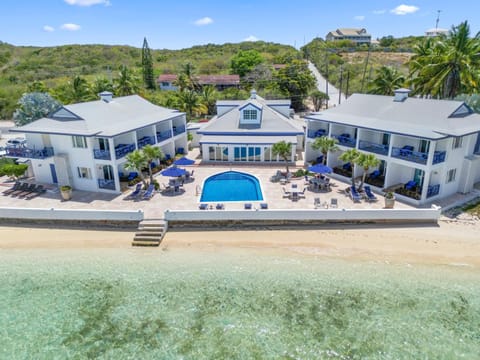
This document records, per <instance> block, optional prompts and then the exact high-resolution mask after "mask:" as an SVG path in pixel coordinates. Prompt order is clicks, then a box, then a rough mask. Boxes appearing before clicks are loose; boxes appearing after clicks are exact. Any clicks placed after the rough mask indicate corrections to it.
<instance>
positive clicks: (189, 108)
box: [177, 90, 207, 119]
mask: <svg viewBox="0 0 480 360" xmlns="http://www.w3.org/2000/svg"><path fill="white" fill-rule="evenodd" d="M177 101H178V104H177V106H178V108H179V109H180V110H182V111H184V112H186V113H187V117H188V119H191V118H192V117H193V116H194V115H198V114H205V113H206V112H207V108H206V106H205V105H204V104H202V102H201V99H200V97H199V96H198V94H197V93H196V92H195V91H194V90H183V91H179V92H178V94H177Z"/></svg>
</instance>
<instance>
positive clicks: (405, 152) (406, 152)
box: [400, 145, 414, 156]
mask: <svg viewBox="0 0 480 360" xmlns="http://www.w3.org/2000/svg"><path fill="white" fill-rule="evenodd" d="M413 150H414V147H413V146H412V145H405V146H404V147H402V148H401V149H400V155H401V156H410V155H412V153H413Z"/></svg>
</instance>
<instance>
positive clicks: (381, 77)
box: [368, 66, 405, 95]
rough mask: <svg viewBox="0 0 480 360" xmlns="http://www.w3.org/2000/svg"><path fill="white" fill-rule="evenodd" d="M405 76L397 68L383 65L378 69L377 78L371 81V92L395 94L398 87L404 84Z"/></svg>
mask: <svg viewBox="0 0 480 360" xmlns="http://www.w3.org/2000/svg"><path fill="white" fill-rule="evenodd" d="M404 83H405V76H404V75H403V74H402V73H401V72H400V71H398V70H397V69H396V68H394V67H391V66H382V67H380V68H379V69H377V73H376V76H375V79H373V81H372V82H371V83H370V89H369V91H368V92H369V93H370V94H377V95H393V94H394V91H395V90H396V89H399V88H401V87H403V86H404Z"/></svg>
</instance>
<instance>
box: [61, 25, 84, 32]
mask: <svg viewBox="0 0 480 360" xmlns="http://www.w3.org/2000/svg"><path fill="white" fill-rule="evenodd" d="M80 28H81V26H80V25H77V24H63V25H62V26H60V29H62V30H67V31H77V30H80Z"/></svg>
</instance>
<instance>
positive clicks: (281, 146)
mask: <svg viewBox="0 0 480 360" xmlns="http://www.w3.org/2000/svg"><path fill="white" fill-rule="evenodd" d="M272 154H273V155H274V156H277V155H278V156H280V157H281V158H282V159H283V161H285V164H286V165H285V166H286V168H287V174H288V173H289V172H290V171H289V169H288V161H289V160H290V156H291V155H292V144H291V143H287V142H285V141H283V140H282V141H279V142H277V143H275V144H273V146H272Z"/></svg>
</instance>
